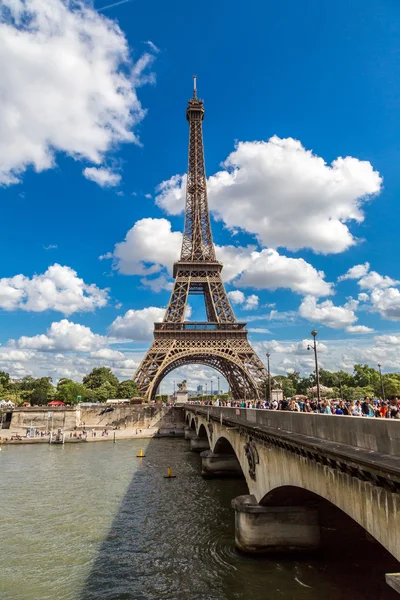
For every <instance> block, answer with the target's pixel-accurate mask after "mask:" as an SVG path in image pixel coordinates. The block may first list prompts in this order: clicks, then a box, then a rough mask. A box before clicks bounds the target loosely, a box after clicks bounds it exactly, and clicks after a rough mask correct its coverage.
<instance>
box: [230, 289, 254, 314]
mask: <svg viewBox="0 0 400 600" xmlns="http://www.w3.org/2000/svg"><path fill="white" fill-rule="evenodd" d="M228 298H229V300H230V301H231V303H232V304H241V305H242V308H243V309H244V310H255V309H256V308H258V300H259V298H258V296H256V294H251V295H250V296H247V297H246V296H245V295H244V294H243V292H241V291H240V290H232V291H231V292H228Z"/></svg>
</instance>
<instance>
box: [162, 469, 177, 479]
mask: <svg viewBox="0 0 400 600" xmlns="http://www.w3.org/2000/svg"><path fill="white" fill-rule="evenodd" d="M173 477H176V475H173V473H172V471H171V467H168V470H167V475H164V478H165V479H172V478H173Z"/></svg>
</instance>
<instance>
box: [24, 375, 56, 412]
mask: <svg viewBox="0 0 400 600" xmlns="http://www.w3.org/2000/svg"><path fill="white" fill-rule="evenodd" d="M51 382H52V378H51V377H40V379H35V380H34V381H33V384H32V391H31V394H30V401H31V403H32V404H38V405H39V406H41V405H43V404H47V403H48V402H50V401H51V400H53V398H54V395H55V389H54V386H53V385H52V383H51Z"/></svg>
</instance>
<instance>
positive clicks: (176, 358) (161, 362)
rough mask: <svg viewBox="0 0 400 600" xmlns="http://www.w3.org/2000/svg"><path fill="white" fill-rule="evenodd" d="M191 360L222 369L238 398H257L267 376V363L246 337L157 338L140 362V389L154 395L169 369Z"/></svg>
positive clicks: (145, 393) (188, 362)
mask: <svg viewBox="0 0 400 600" xmlns="http://www.w3.org/2000/svg"><path fill="white" fill-rule="evenodd" d="M189 364H203V365H206V366H208V367H212V368H214V369H216V370H217V371H219V372H220V373H221V374H222V375H223V376H224V377H225V378H226V380H227V381H228V383H229V386H230V388H231V390H232V395H233V397H234V399H235V400H241V399H244V398H246V399H248V400H257V399H259V398H260V397H261V385H262V383H263V381H265V380H266V378H267V372H266V369H265V367H264V365H263V364H262V363H261V361H260V360H259V359H258V357H257V355H256V354H255V353H254V351H253V350H252V348H251V346H250V344H249V343H248V342H247V340H242V341H236V340H223V341H220V342H218V343H215V342H214V343H213V342H210V341H206V340H200V339H192V340H189V339H188V340H174V339H158V340H155V341H154V342H153V344H152V346H151V348H150V349H149V351H148V352H147V354H146V356H145V357H144V359H143V361H142V363H141V365H140V366H139V368H138V370H137V373H136V376H135V381H136V383H137V386H138V392H139V393H140V394H141V395H143V396H145V397H147V398H148V400H150V399H152V398H153V397H154V395H155V392H156V390H157V388H158V386H159V385H160V383H161V381H162V380H163V379H164V377H165V376H166V375H168V373H170V372H171V371H173V370H174V369H177V368H179V367H184V366H186V365H189Z"/></svg>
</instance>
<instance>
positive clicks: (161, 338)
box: [134, 77, 268, 400]
mask: <svg viewBox="0 0 400 600" xmlns="http://www.w3.org/2000/svg"><path fill="white" fill-rule="evenodd" d="M186 119H187V121H188V123H189V161H188V172H187V187H186V208H185V225H184V230H183V240H182V249H181V256H180V259H179V260H178V261H177V262H176V263H175V264H174V270H173V276H174V279H175V283H174V287H173V290H172V293H171V298H170V301H169V304H168V307H167V310H166V312H165V316H164V320H163V321H162V323H155V325H154V341H153V343H152V345H151V347H150V349H149V350H148V352H147V353H146V355H145V357H144V359H143V361H142V362H141V364H140V365H139V368H138V370H137V372H136V373H135V375H134V381H135V382H136V384H137V387H138V392H139V394H140V395H142V396H144V397H146V398H147V399H149V400H150V399H152V398H153V397H154V395H155V392H156V390H157V388H158V386H159V385H160V383H161V381H162V380H163V378H164V377H165V376H166V375H167V374H168V373H170V372H171V371H173V370H174V369H176V368H178V367H182V366H184V365H189V364H193V363H195V364H202V365H206V366H208V367H212V368H214V369H216V370H217V371H219V372H220V373H221V374H222V375H223V376H224V377H225V379H226V380H227V381H228V384H229V386H230V389H231V390H232V395H233V397H234V399H243V398H247V399H258V398H260V397H261V396H262V385H263V383H264V382H265V380H266V378H267V376H268V374H267V371H266V369H265V367H264V365H263V363H262V362H261V360H260V359H259V358H258V356H257V354H256V353H255V352H254V350H253V349H252V347H251V346H250V344H249V342H248V340H247V331H246V323H239V322H238V321H237V320H236V318H235V315H234V312H233V310H232V307H231V304H230V302H229V298H228V295H227V293H226V290H225V286H224V284H223V281H222V277H221V271H222V268H223V265H222V263H220V262H219V261H218V260H217V258H216V255H215V248H214V243H213V239H212V234H211V224H210V213H209V210H208V200H207V180H206V170H205V160H204V147H203V119H204V103H203V101H202V100H199V99H198V98H197V89H196V77H194V89H193V97H192V98H191V99H190V100H189V103H188V106H187V109H186ZM189 294H197V295H202V296H203V297H204V301H205V307H206V315H207V321H206V322H192V321H185V311H186V305H187V301H188V296H189Z"/></svg>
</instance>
